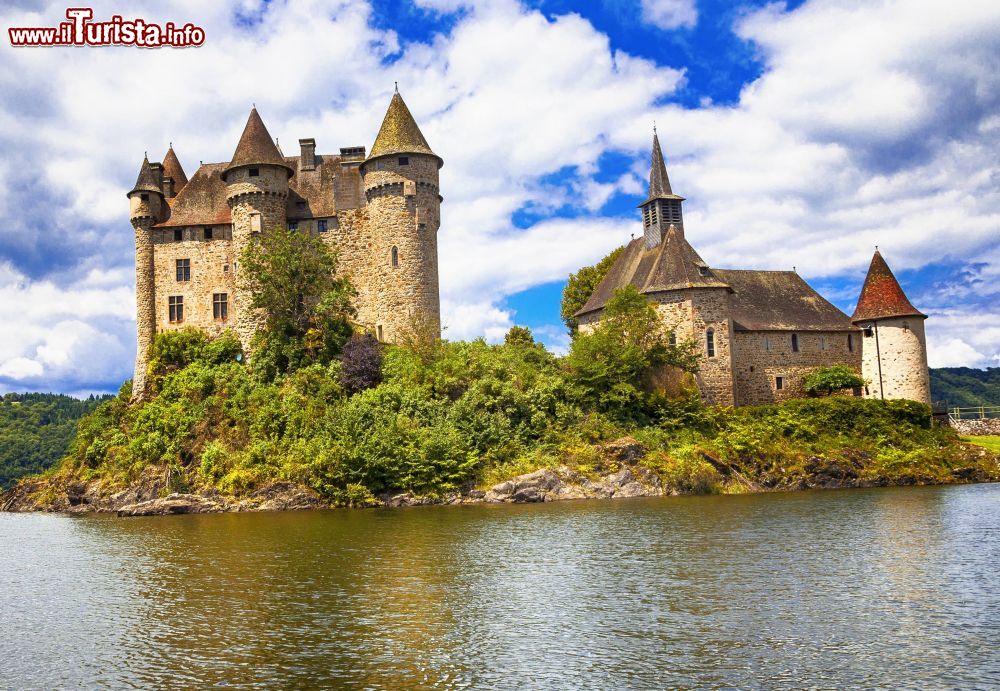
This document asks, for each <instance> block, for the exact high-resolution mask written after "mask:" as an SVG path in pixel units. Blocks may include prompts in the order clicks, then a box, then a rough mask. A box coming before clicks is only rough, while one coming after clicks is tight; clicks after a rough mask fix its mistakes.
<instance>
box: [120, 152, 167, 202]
mask: <svg viewBox="0 0 1000 691" xmlns="http://www.w3.org/2000/svg"><path fill="white" fill-rule="evenodd" d="M133 192H155V193H156V194H162V193H163V192H162V191H161V190H160V186H159V185H158V184H156V174H155V173H154V172H153V166H151V165H150V164H149V158H148V157H146V156H143V157H142V165H141V166H139V177H138V178H136V180H135V186H134V187H133V188H132V191H131V192H129V193H128V195H126V196H129V195H131V194H132V193H133Z"/></svg>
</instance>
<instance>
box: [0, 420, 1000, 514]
mask: <svg viewBox="0 0 1000 691" xmlns="http://www.w3.org/2000/svg"><path fill="white" fill-rule="evenodd" d="M601 450H602V453H603V455H604V456H605V457H606V458H607V459H608V465H609V466H610V468H608V469H606V471H605V472H602V473H597V474H596V475H593V476H587V475H585V474H583V473H580V472H579V471H577V470H574V469H573V468H570V467H569V466H566V465H560V466H557V467H554V468H542V469H540V470H536V471H534V472H531V473H526V474H523V475H519V476H517V477H514V478H511V479H509V480H505V481H503V482H500V483H497V484H495V485H493V486H491V487H489V488H488V489H485V490H483V489H472V488H470V489H468V490H466V491H464V492H455V493H452V494H447V495H444V496H420V495H416V494H413V493H411V492H404V493H398V494H387V495H383V496H381V497H379V498H378V499H379V502H380V503H381V505H382V506H385V507H393V508H394V507H404V506H426V505H432V504H450V505H455V504H483V503H486V504H503V503H506V504H528V503H539V502H551V501H568V500H582V499H626V498H635V497H662V496H676V495H680V494H685V493H686V492H682V491H679V490H678V489H676V488H673V487H669V486H668V485H667V483H665V482H664V480H663V478H662V477H661V476H660V475H658V474H657V473H656V472H654V471H653V470H651V469H650V468H648V467H646V466H644V465H642V464H641V461H642V459H643V458H644V456H645V450H644V449H643V447H642V446H641V445H640V444H639V443H638V442H637V441H635V440H634V439H631V438H629V437H626V438H623V439H619V440H617V441H614V442H610V443H608V444H605V445H603V446H602V447H601ZM973 453H979V454H980V455H982V454H989V452H987V451H985V450H982V449H980V450H979V451H978V452H975V451H974V452H973ZM704 457H705V460H706V461H707V462H708V463H709V464H710V465H712V466H713V467H714V468H715V469H716V470H717V471H718V472H719V473H720V474H721V475H722V476H723V477H728V478H731V479H736V480H738V481H739V483H740V485H741V487H742V488H743V489H744V490H745V491H748V492H774V491H794V490H803V489H840V488H852V487H885V486H891V485H920V484H941V482H940V481H937V482H932V481H930V479H929V478H922V477H920V476H919V475H914V476H903V477H900V478H895V479H893V480H889V479H887V478H881V477H875V478H872V477H863V473H862V470H863V468H864V464H865V461H866V460H867V459H866V458H864V457H863V456H858V455H855V456H850V455H843V456H841V457H839V458H835V459H829V458H823V457H819V456H812V457H810V458H809V459H807V462H806V465H805V471H806V472H805V474H804V475H803V476H801V477H798V478H796V479H794V480H792V481H789V480H788V479H786V478H780V477H768V476H764V477H759V478H748V477H745V476H744V475H742V474H740V473H739V471H737V470H736V469H734V468H732V467H731V466H729V465H727V464H726V463H724V462H722V461H720V460H718V459H715V458H713V457H711V456H708V455H707V454H704ZM996 480H997V477H996V476H994V475H991V474H989V473H987V472H985V471H983V470H982V469H981V468H980V467H978V466H976V465H974V464H970V465H968V466H967V467H961V468H956V469H954V470H953V471H952V473H951V477H950V484H967V483H976V482H992V481H996ZM168 487H169V477H165V476H164V472H163V469H162V468H147V470H146V472H144V473H143V475H142V476H141V477H140V479H139V481H137V482H136V483H135V484H133V485H132V486H130V487H128V488H126V489H124V490H120V491H118V492H108V491H106V489H105V488H104V487H103V484H102V481H101V480H91V481H89V482H85V481H75V482H73V481H70V482H65V483H60V482H58V481H56V480H55V479H54V478H52V479H50V478H37V479H32V480H25V481H22V482H21V483H19V484H18V485H17V486H15V487H14V488H12V489H11V490H9V491H7V492H6V493H4V494H0V511H9V512H38V511H42V512H60V513H69V514H78V513H116V514H117V515H118V516H123V517H129V516H164V515H173V514H194V513H222V512H260V511H298V510H307V509H325V508H332V506H331V504H330V503H329V502H327V501H326V500H324V499H323V498H322V497H321V496H320V495H319V494H318V493H317V492H315V491H314V490H312V489H310V488H308V487H304V486H302V485H298V484H296V483H292V482H273V483H270V484H268V485H266V486H265V487H262V488H260V489H258V490H257V491H255V492H253V493H251V494H249V495H248V496H245V497H234V496H228V495H224V494H221V493H219V492H218V491H215V490H210V491H207V492H202V493H181V492H169V491H168V490H167V488H168ZM687 493H691V492H687Z"/></svg>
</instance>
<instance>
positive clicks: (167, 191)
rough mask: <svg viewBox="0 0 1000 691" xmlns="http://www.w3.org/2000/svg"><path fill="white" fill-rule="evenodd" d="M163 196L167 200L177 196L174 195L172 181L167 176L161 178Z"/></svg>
mask: <svg viewBox="0 0 1000 691" xmlns="http://www.w3.org/2000/svg"><path fill="white" fill-rule="evenodd" d="M163 196H164V197H166V198H168V199H170V198H173V197H176V196H177V195H176V194H175V193H174V179H173V178H172V177H170V176H169V175H164V176H163Z"/></svg>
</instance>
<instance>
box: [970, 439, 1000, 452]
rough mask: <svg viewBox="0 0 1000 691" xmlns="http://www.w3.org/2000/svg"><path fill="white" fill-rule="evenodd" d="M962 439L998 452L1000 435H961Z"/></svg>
mask: <svg viewBox="0 0 1000 691" xmlns="http://www.w3.org/2000/svg"><path fill="white" fill-rule="evenodd" d="M962 441H967V442H969V443H970V444H975V445H976V446H981V447H983V448H984V449H989V450H990V451H993V452H994V453H1000V437H962Z"/></svg>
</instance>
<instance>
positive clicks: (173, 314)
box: [167, 295, 184, 324]
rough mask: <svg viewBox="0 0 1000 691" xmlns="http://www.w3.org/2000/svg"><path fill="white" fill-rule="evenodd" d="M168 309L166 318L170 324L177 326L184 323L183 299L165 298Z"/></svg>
mask: <svg viewBox="0 0 1000 691" xmlns="http://www.w3.org/2000/svg"><path fill="white" fill-rule="evenodd" d="M167 306H168V308H169V314H168V318H169V319H170V323H172V324H179V323H180V322H182V321H184V298H183V297H182V296H180V295H171V296H170V297H168V298H167Z"/></svg>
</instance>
